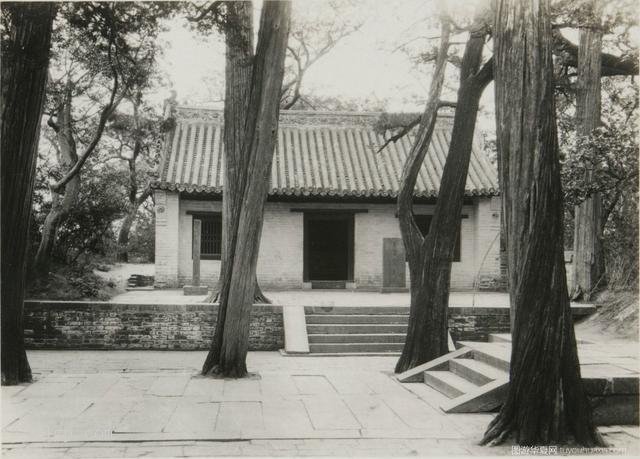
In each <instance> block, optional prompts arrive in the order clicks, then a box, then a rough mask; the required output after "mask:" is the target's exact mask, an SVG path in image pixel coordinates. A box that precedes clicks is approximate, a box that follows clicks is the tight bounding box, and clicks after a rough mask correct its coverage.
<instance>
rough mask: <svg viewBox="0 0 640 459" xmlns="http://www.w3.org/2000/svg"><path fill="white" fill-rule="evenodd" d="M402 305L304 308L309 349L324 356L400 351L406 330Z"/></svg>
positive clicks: (406, 316)
mask: <svg viewBox="0 0 640 459" xmlns="http://www.w3.org/2000/svg"><path fill="white" fill-rule="evenodd" d="M408 319H409V311H408V308H405V307H393V306H385V307H374V306H372V307H331V306H329V307H323V306H307V307H305V320H306V326H307V337H308V340H309V352H310V353H312V354H326V355H344V354H347V355H394V354H400V352H401V351H402V346H403V345H404V340H405V336H406V333H407V321H408Z"/></svg>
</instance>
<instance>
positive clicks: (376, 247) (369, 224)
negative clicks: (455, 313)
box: [156, 192, 500, 290]
mask: <svg viewBox="0 0 640 459" xmlns="http://www.w3.org/2000/svg"><path fill="white" fill-rule="evenodd" d="M159 193H162V192H156V199H158V195H159ZM166 198H167V206H166V207H167V221H166V224H165V225H164V226H162V225H158V226H157V227H156V283H157V284H159V283H161V282H163V283H164V284H165V285H167V286H182V285H184V284H185V283H190V280H191V272H192V259H191V243H192V241H191V237H192V217H191V215H188V214H187V211H208V212H220V209H221V203H220V201H193V200H182V201H181V202H180V205H179V206H178V205H177V202H176V201H177V194H175V193H166ZM493 199H494V200H497V201H496V202H497V208H495V207H494V205H495V202H493V201H492V200H491V199H488V198H482V199H479V200H477V201H476V203H475V204H474V205H473V206H464V207H463V210H462V213H463V214H465V215H468V218H465V219H463V220H462V224H461V248H460V258H461V260H460V262H454V264H453V267H452V272H451V288H452V289H456V290H464V289H471V288H473V286H474V281H475V279H476V275H477V274H478V273H481V274H482V275H489V276H491V275H492V276H498V275H499V271H500V270H499V260H498V256H499V241H498V240H497V234H498V232H499V231H500V201H499V198H493ZM170 201H171V203H172V207H171V209H172V210H171V213H169V205H168V204H169V202H170ZM173 203H175V204H173ZM492 203H493V204H492ZM156 207H158V204H157V205H156ZM178 207H179V210H178ZM292 208H299V209H304V208H309V209H323V208H324V209H339V208H345V209H367V210H368V212H366V213H357V214H355V222H354V223H355V225H354V235H355V247H354V278H355V279H354V280H355V284H356V288H364V289H379V288H380V287H381V286H382V240H383V238H385V237H400V229H399V227H398V220H397V218H396V217H395V205H394V204H329V203H326V204H325V203H275V202H268V203H267V204H266V208H265V221H264V227H263V231H262V241H261V244H260V255H259V258H258V279H259V281H260V284H261V286H262V287H264V288H267V289H269V288H271V289H296V288H302V286H303V278H302V276H303V213H302V212H291V209H292ZM433 210H434V206H426V205H418V206H415V211H416V213H419V214H432V213H433ZM169 215H173V216H174V217H172V218H173V221H174V222H178V221H179V224H178V223H173V224H171V223H169V218H168V217H169ZM494 215H497V217H496V216H494ZM169 233H172V234H169ZM494 239H495V242H493V241H494ZM491 244H492V245H491ZM171 247H173V249H171ZM178 248H179V250H178ZM487 251H488V252H487ZM178 253H179V255H178ZM485 253H487V256H486V257H485ZM483 257H484V262H483V263H481V262H482V259H483ZM171 263H174V265H173V266H174V267H173V268H172V267H171ZM201 263H202V264H201V278H202V283H203V284H206V285H209V286H213V285H215V283H216V281H217V279H218V275H219V270H220V262H219V261H217V260H202V262H201ZM408 279H409V275H408V272H407V281H408Z"/></svg>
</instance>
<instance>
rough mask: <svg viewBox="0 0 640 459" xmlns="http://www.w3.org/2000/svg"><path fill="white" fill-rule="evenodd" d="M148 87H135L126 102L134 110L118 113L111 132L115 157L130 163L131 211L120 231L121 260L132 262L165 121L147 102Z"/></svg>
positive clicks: (128, 197)
mask: <svg viewBox="0 0 640 459" xmlns="http://www.w3.org/2000/svg"><path fill="white" fill-rule="evenodd" d="M144 98H145V93H144V88H132V90H131V91H130V92H129V96H127V97H126V101H127V102H129V103H130V105H131V109H132V113H131V114H127V113H116V114H115V115H114V119H112V122H111V123H110V125H109V129H108V133H107V134H108V135H109V137H112V138H114V140H115V144H114V148H113V150H114V154H115V155H116V156H115V157H116V158H118V159H120V160H122V161H124V162H125V163H126V167H127V170H126V174H127V185H126V196H127V210H126V213H125V216H124V219H123V220H122V222H121V224H120V229H119V231H118V246H117V259H118V261H121V262H128V261H129V250H130V245H129V235H130V233H131V228H132V226H133V225H134V223H135V221H136V217H137V216H138V211H139V209H140V206H141V205H142V204H143V203H144V202H145V201H146V200H147V199H149V198H150V197H151V191H152V190H151V181H152V180H153V179H154V177H155V176H156V175H157V174H156V171H157V168H158V164H159V160H160V158H159V157H160V153H159V150H160V149H159V143H158V139H159V138H160V128H161V120H160V117H159V116H157V114H156V113H154V111H153V109H152V107H150V106H149V105H148V104H146V103H145V101H144Z"/></svg>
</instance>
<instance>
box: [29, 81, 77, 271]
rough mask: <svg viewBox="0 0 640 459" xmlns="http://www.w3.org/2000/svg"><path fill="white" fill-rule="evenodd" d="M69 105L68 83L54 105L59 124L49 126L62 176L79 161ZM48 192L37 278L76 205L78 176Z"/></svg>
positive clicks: (53, 187)
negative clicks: (48, 206)
mask: <svg viewBox="0 0 640 459" xmlns="http://www.w3.org/2000/svg"><path fill="white" fill-rule="evenodd" d="M71 103H72V88H71V83H70V82H69V83H67V86H66V88H65V91H64V94H63V95H62V96H61V99H60V101H59V103H58V106H57V113H58V122H57V123H53V122H51V123H50V126H51V127H52V128H53V129H54V131H55V132H56V140H57V142H58V150H57V152H58V153H57V156H58V158H57V159H58V163H59V164H60V166H61V167H62V169H63V171H64V173H65V174H66V173H67V171H69V170H71V169H72V168H73V166H74V165H75V164H76V163H77V162H78V154H77V151H76V143H75V140H74V138H73V126H72V123H73V120H72V115H71ZM50 191H51V209H50V210H49V213H48V214H47V216H46V217H45V220H44V225H43V227H42V239H41V240H40V245H39V246H38V251H37V252H36V258H35V261H34V272H35V274H37V275H39V276H44V275H46V274H47V273H48V272H49V265H50V263H51V255H52V252H53V248H54V245H55V240H56V234H57V232H58V228H59V227H60V223H61V222H62V221H63V220H64V218H65V217H66V216H67V215H68V214H69V212H70V211H71V209H72V208H73V206H75V204H76V203H77V202H78V195H79V194H80V173H79V172H78V173H76V174H74V175H73V177H72V178H71V179H70V180H69V182H68V183H67V184H66V185H64V186H62V187H58V186H56V185H54V186H51V187H50Z"/></svg>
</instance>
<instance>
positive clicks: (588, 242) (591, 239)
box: [571, 0, 604, 301]
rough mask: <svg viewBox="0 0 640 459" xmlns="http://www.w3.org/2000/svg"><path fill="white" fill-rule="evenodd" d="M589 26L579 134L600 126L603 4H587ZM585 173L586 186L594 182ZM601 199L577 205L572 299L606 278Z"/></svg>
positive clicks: (581, 62) (583, 38)
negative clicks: (603, 277)
mask: <svg viewBox="0 0 640 459" xmlns="http://www.w3.org/2000/svg"><path fill="white" fill-rule="evenodd" d="M585 9H588V11H585V13H586V14H587V15H588V16H589V19H590V20H589V23H588V24H586V27H585V28H583V29H581V30H580V45H579V48H578V77H577V88H576V89H577V94H576V126H577V131H578V132H577V134H578V135H579V136H582V137H588V136H589V135H591V133H592V132H593V130H594V129H596V128H597V127H598V126H599V125H600V112H601V100H600V76H601V75H600V72H601V70H600V69H601V67H602V26H601V24H600V22H601V18H600V17H601V14H602V2H600V1H597V0H592V1H591V2H589V3H588V4H586V5H585ZM592 175H593V172H592V171H587V172H586V177H585V183H586V184H588V183H590V182H591V181H592ZM602 226H603V225H602V197H601V195H600V193H593V194H592V195H590V196H589V197H587V199H585V200H584V201H583V202H582V203H580V204H579V205H577V206H575V221H574V238H573V267H574V270H573V293H572V295H571V296H572V298H573V299H580V298H582V299H584V300H585V301H589V299H590V298H591V294H592V292H593V291H594V289H596V288H597V287H598V285H601V284H600V281H601V278H602V276H603V275H604V253H603V251H602Z"/></svg>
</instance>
